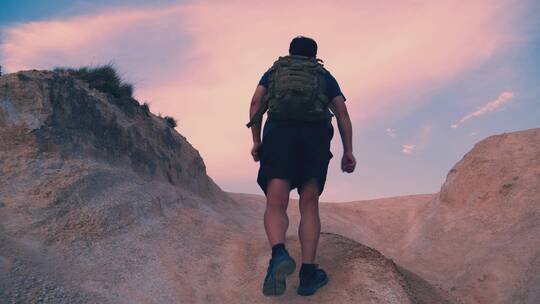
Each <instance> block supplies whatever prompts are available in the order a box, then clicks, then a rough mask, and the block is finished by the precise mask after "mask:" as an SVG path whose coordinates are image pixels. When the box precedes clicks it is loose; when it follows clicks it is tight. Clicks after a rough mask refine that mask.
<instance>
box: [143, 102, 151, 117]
mask: <svg viewBox="0 0 540 304" xmlns="http://www.w3.org/2000/svg"><path fill="white" fill-rule="evenodd" d="M141 110H142V111H143V113H144V114H145V115H146V116H150V105H149V104H148V103H147V102H145V103H143V104H142V105H141Z"/></svg>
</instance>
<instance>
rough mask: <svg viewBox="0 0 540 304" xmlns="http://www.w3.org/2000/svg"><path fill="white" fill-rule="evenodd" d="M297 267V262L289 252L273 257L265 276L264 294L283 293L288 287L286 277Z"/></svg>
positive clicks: (276, 294)
mask: <svg viewBox="0 0 540 304" xmlns="http://www.w3.org/2000/svg"><path fill="white" fill-rule="evenodd" d="M295 268H296V263H295V262H294V259H293V258H291V256H289V254H288V253H284V254H280V255H278V256H276V257H274V258H271V259H270V262H269V263H268V270H267V271H266V277H265V278H264V284H263V294H264V295H265V296H278V295H281V294H283V293H284V292H285V288H286V284H285V279H286V278H287V276H288V275H290V274H291V273H293V272H294V269H295Z"/></svg>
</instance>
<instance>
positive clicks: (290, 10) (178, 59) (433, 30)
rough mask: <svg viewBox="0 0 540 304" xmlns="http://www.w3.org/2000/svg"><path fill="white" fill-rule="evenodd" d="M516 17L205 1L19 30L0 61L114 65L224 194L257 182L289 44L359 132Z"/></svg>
mask: <svg viewBox="0 0 540 304" xmlns="http://www.w3.org/2000/svg"><path fill="white" fill-rule="evenodd" d="M284 7H286V8H287V9H284ZM511 13H512V3H511V2H507V1H504V2H503V1H501V2H500V3H497V4H495V3H494V2H493V1H461V2H460V1H457V2H456V1H425V2H422V1H415V2H409V1H403V2H394V3H391V4H390V3H388V4H384V3H383V4H381V3H375V2H373V1H332V2H326V1H324V2H323V1H295V2H291V1H272V2H268V1H266V2H246V1H234V0H231V1H199V2H195V3H190V4H180V5H173V6H168V7H159V8H155V9H149V8H147V7H146V8H144V9H137V8H132V9H124V10H114V11H104V12H101V13H97V14H93V15H86V16H78V17H73V18H69V19H64V20H53V21H41V22H32V23H28V24H21V25H16V26H13V27H10V28H7V29H6V30H5V31H4V37H5V39H4V42H3V44H2V45H1V46H0V56H1V59H2V62H3V63H4V65H5V67H6V68H7V70H9V71H16V70H19V69H29V68H51V67H54V66H65V65H71V66H80V65H88V64H98V63H103V62H107V61H109V60H111V59H112V60H113V61H114V62H115V63H116V64H117V66H118V67H119V68H120V70H121V71H122V72H124V73H125V75H126V76H127V78H128V80H131V81H135V84H136V87H137V89H136V95H137V97H138V98H139V99H140V100H141V101H144V100H148V101H150V102H151V104H152V110H153V111H155V112H163V113H167V114H171V115H173V116H175V117H177V118H178V120H179V127H178V130H179V131H180V132H181V133H183V134H184V135H185V136H186V137H187V138H188V139H189V140H190V142H191V143H192V144H194V146H195V147H196V148H197V149H199V150H200V152H201V154H202V155H203V157H204V159H205V162H206V163H207V167H208V171H209V173H210V175H211V176H212V177H213V178H215V179H216V180H217V181H218V183H219V181H220V180H223V181H225V180H230V179H233V175H234V178H235V179H238V178H245V179H253V176H254V172H255V170H256V169H257V168H258V163H254V162H252V161H251V160H250V155H249V148H250V144H251V143H250V138H251V137H250V136H249V130H248V129H246V128H245V125H244V124H245V123H246V122H247V119H248V104H249V100H250V98H251V95H252V93H253V90H254V89H255V86H256V84H257V82H258V80H259V78H260V76H261V74H262V73H263V72H264V71H265V70H266V69H267V68H268V67H269V66H270V65H271V64H272V62H273V61H274V60H275V59H276V58H277V57H278V56H279V55H283V54H285V53H286V52H287V50H288V44H289V42H290V39H291V38H292V37H294V36H296V35H298V34H303V35H306V36H311V37H313V38H315V39H316V40H317V42H318V44H319V57H320V58H322V59H323V60H324V61H325V66H326V67H327V68H328V69H329V70H330V71H331V72H332V73H333V74H334V76H335V77H336V78H337V80H338V81H339V83H340V85H341V88H342V90H343V92H344V94H345V95H346V96H347V98H348V100H347V105H348V106H349V111H350V113H351V116H352V119H353V124H354V127H355V129H360V128H362V127H363V126H366V125H367V124H369V123H370V122H372V121H374V120H375V119H386V120H391V119H395V118H398V117H400V116H403V115H406V114H407V113H409V112H410V111H412V110H413V109H414V107H415V106H417V105H418V104H419V103H421V102H425V101H422V100H421V99H416V100H412V99H411V98H409V99H407V100H405V99H403V98H401V97H400V96H411V95H416V94H422V93H425V92H427V91H429V90H431V89H432V88H433V87H435V86H440V85H442V84H444V82H446V81H448V80H450V79H452V78H454V77H457V76H458V75H459V74H460V73H461V72H463V71H466V70H468V69H470V68H471V67H474V66H476V65H478V64H480V63H482V62H484V61H485V60H487V59H488V58H490V56H491V55H492V54H494V53H495V52H497V51H499V50H501V49H504V47H505V46H506V45H507V44H508V43H509V41H510V39H511V38H512V36H513V33H512V27H511V26H510V25H509V22H508V21H507V20H508V19H506V18H507V16H511V15H512V14H511ZM495 19H496V20H497V22H493V20H495ZM336 145H338V144H336Z"/></svg>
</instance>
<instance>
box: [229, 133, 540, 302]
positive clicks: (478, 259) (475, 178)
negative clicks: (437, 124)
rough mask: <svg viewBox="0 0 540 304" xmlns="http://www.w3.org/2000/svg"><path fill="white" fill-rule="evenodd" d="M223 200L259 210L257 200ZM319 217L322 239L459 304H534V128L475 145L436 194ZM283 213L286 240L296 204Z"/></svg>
mask: <svg viewBox="0 0 540 304" xmlns="http://www.w3.org/2000/svg"><path fill="white" fill-rule="evenodd" d="M231 196H232V197H234V198H235V199H236V200H237V201H238V202H240V203H244V204H252V205H253V204H256V205H261V206H264V204H265V198H264V196H258V195H247V194H241V193H231ZM320 210H321V211H320V214H321V223H322V230H323V231H328V232H333V233H336V234H340V235H343V236H346V237H348V238H351V239H353V240H355V241H357V242H360V243H362V244H365V245H368V246H370V247H372V248H376V249H377V250H380V251H381V252H382V253H383V254H384V255H386V256H387V257H389V258H392V259H393V260H394V261H395V262H396V263H398V264H399V265H402V266H404V267H407V268H408V269H409V270H411V271H413V272H415V273H416V274H419V275H420V276H421V277H423V278H424V279H426V280H427V281H428V282H429V283H430V284H431V285H432V286H436V288H438V289H442V290H445V291H448V292H449V293H450V294H451V295H452V296H453V297H455V298H457V299H459V301H460V302H462V303H471V304H473V303H474V304H480V303H482V304H483V303H486V304H491V303H501V304H503V303H504V304H506V303H527V304H536V303H540V287H539V286H540V129H531V130H525V131H519V132H513V133H506V134H501V135H495V136H491V137H488V138H486V139H484V140H482V141H480V142H479V143H477V144H476V145H475V146H474V148H473V149H472V150H471V151H470V152H468V153H467V154H466V155H465V156H464V157H463V159H462V160H460V161H459V162H458V163H457V164H456V165H455V166H454V167H453V168H452V169H451V170H450V172H449V173H448V176H447V178H446V181H445V182H444V184H443V186H442V188H441V191H440V192H439V193H436V194H424V195H412V196H403V197H394V198H384V199H377V200H369V201H357V202H348V203H320ZM289 214H291V226H290V228H289V230H292V231H291V232H290V233H292V234H294V233H295V229H297V227H298V218H299V215H298V202H297V201H296V200H292V201H291V204H290V206H289ZM435 303H436V302H435Z"/></svg>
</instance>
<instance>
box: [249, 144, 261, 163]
mask: <svg viewBox="0 0 540 304" xmlns="http://www.w3.org/2000/svg"><path fill="white" fill-rule="evenodd" d="M260 147H261V143H254V144H253V148H251V156H253V160H254V161H256V162H258V161H259V148H260Z"/></svg>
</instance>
